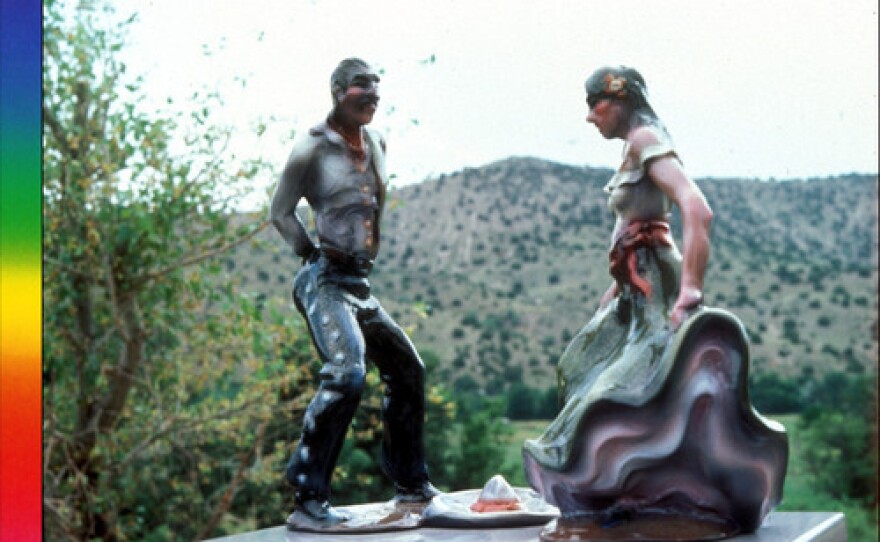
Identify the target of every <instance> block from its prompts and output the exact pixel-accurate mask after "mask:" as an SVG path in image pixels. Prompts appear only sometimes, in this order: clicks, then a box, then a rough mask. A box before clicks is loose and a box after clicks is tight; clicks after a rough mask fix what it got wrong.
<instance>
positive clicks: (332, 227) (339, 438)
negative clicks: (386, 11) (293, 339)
mask: <svg viewBox="0 0 880 542" xmlns="http://www.w3.org/2000/svg"><path fill="white" fill-rule="evenodd" d="M378 82H379V77H378V75H377V74H376V72H375V70H373V69H372V68H371V67H370V66H369V65H368V64H367V63H366V62H364V61H363V60H360V59H356V58H350V59H346V60H343V61H342V62H341V63H340V64H339V66H337V68H336V69H335V70H334V72H333V75H332V76H331V79H330V89H331V94H332V96H333V110H332V111H331V112H330V114H329V115H328V117H327V120H326V121H325V122H324V123H321V124H319V125H318V126H316V127H314V128H312V129H311V130H310V131H309V133H308V136H307V137H305V138H304V139H303V140H302V141H300V142H299V143H298V144H297V145H295V146H294V149H293V151H292V152H291V154H290V158H289V159H288V160H287V164H286V165H285V167H284V172H283V173H282V175H281V180H280V183H279V185H278V188H277V189H276V192H275V195H274V197H273V199H272V207H271V218H272V223H273V224H274V226H275V227H276V228H277V229H278V231H279V232H280V234H281V236H282V237H283V238H284V240H285V241H286V242H287V243H288V244H289V245H290V246H292V247H293V249H294V251H295V252H296V254H297V255H298V256H301V257H302V259H303V266H302V269H300V271H299V272H298V273H297V275H296V279H295V281H294V286H293V299H294V302H295V304H296V308H297V310H299V312H300V313H301V314H302V315H303V317H304V318H305V319H306V322H307V323H308V327H309V332H310V333H311V337H312V341H313V343H314V345H315V349H316V350H317V352H318V355H319V356H320V358H321V361H322V363H323V368H322V369H321V371H320V379H321V382H320V386H319V388H318V390H317V393H316V394H315V397H314V398H313V399H312V402H311V403H310V404H309V406H308V409H307V410H306V413H305V417H304V420H303V425H302V435H301V437H300V440H299V443H298V444H297V446H296V449H295V450H294V453H293V455H292V456H291V458H290V462H289V464H288V466H287V471H286V479H287V481H288V482H290V483H291V484H292V485H293V486H294V487H295V488H296V493H295V500H294V507H295V510H294V513H293V514H292V515H291V519H289V520H288V523H289V524H291V521H294V522H295V520H296V519H297V518H298V517H300V518H302V517H304V518H305V519H306V520H307V521H309V522H311V523H316V524H318V525H319V526H332V525H335V524H338V523H340V522H342V521H345V520H347V519H350V518H349V517H348V515H347V514H346V513H344V512H343V511H340V510H336V509H335V508H333V507H332V506H330V502H329V497H330V478H331V474H332V473H333V468H334V466H335V464H336V460H337V458H338V456H339V451H340V449H341V448H342V444H343V441H344V439H345V433H346V431H347V429H348V426H349V424H350V423H351V420H352V417H353V416H354V412H355V409H356V408H357V405H358V403H359V401H360V398H361V393H362V391H363V387H364V376H365V361H366V360H367V359H369V360H371V361H372V362H373V363H375V365H376V366H377V367H378V369H379V372H380V374H381V378H382V382H384V383H385V386H386V389H385V398H384V401H383V404H382V416H383V425H384V434H383V441H382V462H381V465H382V470H383V471H384V472H385V474H386V475H387V476H388V477H389V478H391V480H392V481H393V482H394V488H395V491H396V497H395V499H396V501H397V502H402V503H422V502H428V501H430V499H431V498H432V497H434V496H435V495H437V494H438V493H439V492H438V491H437V489H436V488H435V487H434V486H433V485H432V484H431V482H430V481H429V480H428V472H427V467H426V465H425V457H424V456H425V454H424V443H423V439H422V428H423V424H424V410H425V398H424V378H425V368H424V364H423V363H422V360H421V359H420V358H419V355H418V352H416V349H415V347H414V346H413V344H412V342H410V340H409V338H408V337H407V336H406V334H405V333H404V332H403V330H402V329H401V328H400V327H399V326H398V325H397V324H396V323H395V322H394V321H393V320H392V319H391V318H390V317H389V316H388V314H387V313H386V312H385V310H384V309H382V307H381V305H379V302H378V301H377V300H376V298H375V297H373V296H372V295H371V294H370V283H369V280H368V276H369V274H370V270H371V268H372V266H373V260H374V259H375V257H376V255H377V253H378V251H379V225H380V223H381V219H382V207H383V204H384V201H385V188H386V175H385V142H384V140H383V138H382V136H381V135H379V134H378V133H377V132H375V131H372V130H368V129H367V128H366V125H367V124H369V123H370V121H372V120H373V115H374V113H375V112H376V107H377V104H378V102H379V92H378ZM302 198H305V199H306V201H307V202H308V204H309V206H310V207H311V209H312V211H313V213H314V215H315V226H316V230H317V239H318V242H317V243H315V242H314V241H313V240H312V238H311V237H310V236H309V234H308V232H307V231H306V228H305V226H304V225H303V223H302V221H301V219H300V218H299V216H298V215H297V213H296V207H297V204H298V203H299V201H300V200H301V199H302ZM298 514H301V516H297V515H298Z"/></svg>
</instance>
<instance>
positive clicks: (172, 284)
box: [42, 0, 312, 540]
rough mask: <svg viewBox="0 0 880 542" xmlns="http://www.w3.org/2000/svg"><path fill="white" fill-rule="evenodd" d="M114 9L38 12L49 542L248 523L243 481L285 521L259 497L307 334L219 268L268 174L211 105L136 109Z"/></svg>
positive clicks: (296, 400)
mask: <svg viewBox="0 0 880 542" xmlns="http://www.w3.org/2000/svg"><path fill="white" fill-rule="evenodd" d="M108 15H109V16H110V17H111V18H112V17H113V16H114V14H113V13H112V10H110V8H108V7H102V5H101V4H92V3H83V4H81V5H78V6H77V7H75V8H73V7H71V6H69V5H66V4H65V3H64V2H61V1H56V0H50V1H47V2H45V3H44V41H43V57H44V65H43V104H42V110H43V143H44V149H45V151H44V161H43V163H44V189H43V209H44V211H43V213H44V214H43V224H44V283H43V286H44V311H43V314H44V384H43V392H44V439H43V442H44V449H43V451H44V453H43V455H44V462H45V463H44V464H45V469H44V473H45V474H44V509H45V516H46V527H45V528H46V536H47V539H51V540H169V539H172V538H173V539H175V540H181V539H187V538H190V539H200V538H204V537H206V536H207V535H209V534H211V533H215V532H217V531H218V530H219V531H220V532H223V531H224V530H228V529H235V528H236V521H238V519H237V517H238V518H240V517H244V516H248V517H254V514H255V513H254V512H253V511H250V512H247V513H246V514H240V515H239V516H236V515H235V514H234V513H233V511H234V510H236V508H235V507H236V503H237V500H236V499H237V498H238V497H240V496H241V495H242V493H246V492H248V491H253V490H254V487H259V489H260V490H261V491H260V493H262V494H263V500H262V501H259V502H262V503H267V505H268V506H275V507H276V509H275V512H274V513H275V514H276V517H277V514H278V511H277V507H279V506H281V505H280V502H279V501H280V497H277V496H274V497H265V494H266V493H267V492H266V488H268V487H271V486H273V485H277V480H278V472H279V463H282V462H283V457H284V456H285V455H286V453H287V451H288V450H287V446H288V445H287V444H286V443H287V442H289V440H290V435H291V433H292V432H293V431H295V430H296V428H295V427H292V424H293V423H294V422H293V420H297V419H298V416H299V415H301V413H302V409H303V408H304V406H305V405H304V404H303V399H302V396H303V394H302V393H300V391H301V389H302V388H303V387H304V386H311V382H312V378H311V372H310V370H309V364H308V363H307V362H306V361H305V360H306V359H308V342H307V341H306V340H304V337H307V336H306V335H305V333H304V330H303V326H302V325H301V324H300V323H299V320H298V319H291V316H292V315H290V314H289V313H286V312H276V313H275V314H274V315H272V314H270V312H271V311H269V310H267V309H266V308H264V307H261V306H260V304H258V303H256V300H254V299H253V298H252V297H250V296H248V295H246V294H244V293H242V292H239V291H237V290H236V288H235V287H234V286H233V284H232V283H231V282H228V281H226V282H224V281H222V280H220V278H221V277H222V274H221V266H220V265H219V263H218V262H217V261H215V260H216V258H215V257H216V256H218V255H220V254H224V253H225V252H226V251H227V250H229V249H230V248H232V247H234V246H236V245H238V244H241V243H244V242H248V241H249V240H251V239H252V238H253V237H254V236H255V235H256V234H257V233H258V232H260V231H261V230H262V229H264V228H265V223H264V222H263V221H262V220H261V219H258V218H256V217H251V218H250V219H249V221H246V222H245V223H244V225H243V226H241V227H235V226H233V224H232V221H231V220H230V214H231V211H232V209H231V205H232V204H233V203H234V202H235V201H236V198H238V196H239V195H240V194H242V193H244V192H246V191H249V190H251V189H252V188H251V186H250V183H249V181H250V180H252V179H253V178H254V177H256V176H257V175H259V174H261V172H263V171H264V169H265V167H264V166H263V165H262V164H260V163H259V162H241V163H232V162H230V160H229V159H228V158H227V155H226V154H225V152H224V150H225V149H224V147H225V145H226V144H227V142H228V140H229V136H230V133H231V132H230V130H229V129H226V128H223V127H218V126H214V125H213V124H212V123H211V122H210V110H211V108H212V107H214V106H215V105H216V104H217V103H218V102H217V100H218V98H217V97H210V96H204V97H197V98H196V103H195V104H194V109H193V112H192V114H191V115H190V116H189V117H186V118H184V117H182V116H175V115H170V114H169V115H164V116H163V115H157V114H147V113H145V112H144V111H142V110H140V108H139V107H138V106H137V105H136V104H137V103H138V102H139V101H140V99H141V98H142V96H141V95H140V94H139V93H140V88H141V82H140V80H139V79H136V78H134V79H133V78H127V76H126V66H125V65H124V64H123V63H121V62H120V61H119V60H118V57H117V55H118V52H119V51H120V49H121V48H122V47H123V40H122V37H121V36H122V35H123V34H124V32H125V30H126V27H127V26H128V25H130V24H131V23H132V21H133V19H134V18H133V17H132V18H131V19H129V20H128V21H127V22H124V23H122V24H120V25H117V26H115V27H114V26H112V25H111V24H108V23H107V22H106V21H107V20H108V18H107V17H108ZM186 128H190V130H189V133H188V134H187V133H186V131H185V129H186ZM196 130H197V131H196ZM174 134H183V135H185V136H186V143H187V154H186V155H185V156H176V155H174V154H173V153H172V152H171V151H170V150H169V147H170V143H171V141H172V136H173V135H174ZM282 464H283V463H282ZM276 521H277V520H276ZM248 526H250V525H248Z"/></svg>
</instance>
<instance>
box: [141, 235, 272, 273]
mask: <svg viewBox="0 0 880 542" xmlns="http://www.w3.org/2000/svg"><path fill="white" fill-rule="evenodd" d="M268 225H269V221H268V220H264V221H263V222H262V223H260V224H259V225H258V226H257V227H256V228H254V230H253V231H252V232H250V233H248V234H247V235H243V236H242V237H239V238H238V239H236V240H235V241H232V242H231V243H227V244H225V245H222V246H219V247H217V248H215V249H213V250H209V251H207V252H204V253H202V254H198V255H196V256H191V257H189V258H183V259H182V260H178V261H177V262H176V263H173V264H171V265H169V266H167V267H164V268H162V269H159V270H157V271H153V272H151V273H147V274H146V275H142V276H140V277H138V278H137V279H136V281H138V282H146V281H150V280H156V279H158V278H161V277H163V276H165V275H167V274H169V273H172V272H174V271H176V270H177V269H180V268H182V267H187V266H190V265H193V264H196V263H199V262H202V261H205V260H207V259H209V258H213V257H214V256H217V255H218V254H222V253H224V252H226V251H228V250H231V249H233V248H235V247H237V246H238V245H241V244H242V243H244V242H245V241H249V240H250V239H252V238H254V237H255V236H256V235H257V234H258V233H260V232H261V231H263V230H264V229H266V227H267V226H268Z"/></svg>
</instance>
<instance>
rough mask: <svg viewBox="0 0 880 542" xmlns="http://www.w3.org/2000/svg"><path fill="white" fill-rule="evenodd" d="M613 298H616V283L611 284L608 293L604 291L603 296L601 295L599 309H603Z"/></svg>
mask: <svg viewBox="0 0 880 542" xmlns="http://www.w3.org/2000/svg"><path fill="white" fill-rule="evenodd" d="M615 297H617V283H616V282H612V283H611V287H610V288H608V291H606V292H605V294H604V295H602V299H600V300H599V308H600V309H604V308H605V307H606V306H608V304H609V303H611V300H612V299H614V298H615Z"/></svg>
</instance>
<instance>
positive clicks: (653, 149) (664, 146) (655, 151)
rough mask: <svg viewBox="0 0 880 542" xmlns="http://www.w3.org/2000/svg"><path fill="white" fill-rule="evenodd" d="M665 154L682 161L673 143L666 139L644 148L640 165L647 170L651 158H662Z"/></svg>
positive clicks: (640, 156) (640, 157)
mask: <svg viewBox="0 0 880 542" xmlns="http://www.w3.org/2000/svg"><path fill="white" fill-rule="evenodd" d="M664 156H672V157H674V158H676V159H677V160H679V161H681V159H680V158H678V154H676V152H675V149H673V148H672V145H671V144H669V143H668V142H666V141H661V142H660V143H655V144H653V145H648V146H647V147H645V148H644V149H643V150H642V153H641V154H640V155H639V166H640V167H641V168H642V169H643V170H645V169H647V167H648V163H649V162H650V161H651V160H654V159H655V158H662V157H664Z"/></svg>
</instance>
